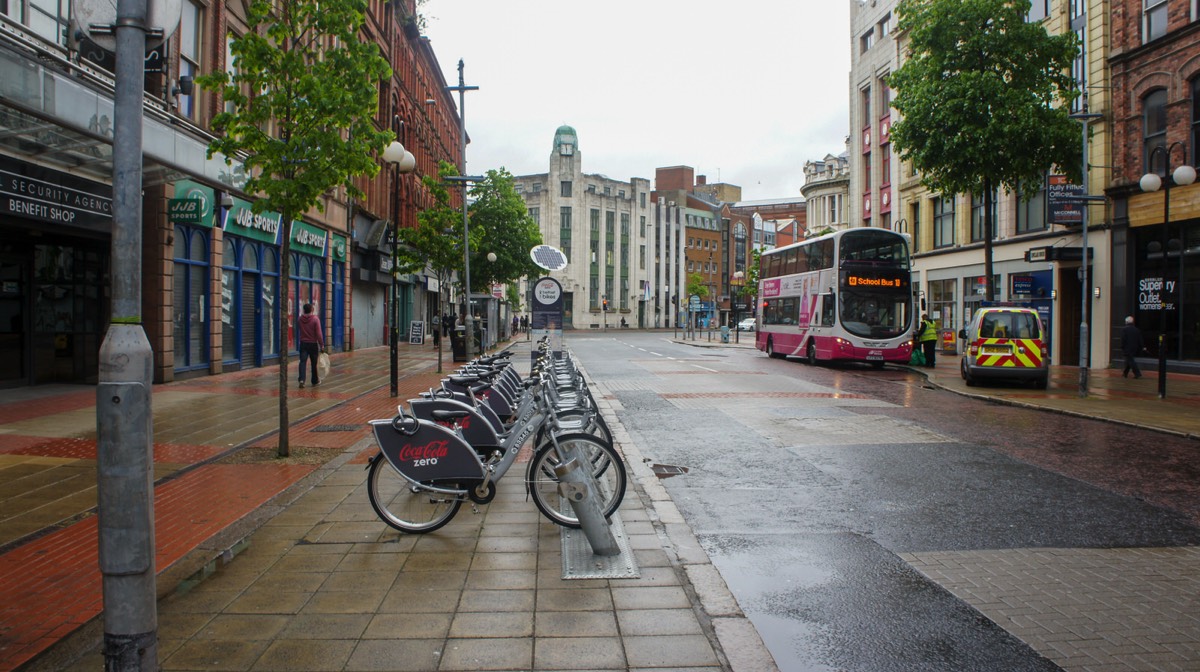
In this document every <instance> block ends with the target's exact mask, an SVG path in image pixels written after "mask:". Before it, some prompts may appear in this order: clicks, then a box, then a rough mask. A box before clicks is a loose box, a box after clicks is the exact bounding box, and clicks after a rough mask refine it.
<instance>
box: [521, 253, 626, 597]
mask: <svg viewBox="0 0 1200 672" xmlns="http://www.w3.org/2000/svg"><path fill="white" fill-rule="evenodd" d="M529 256H530V258H531V259H532V260H533V262H534V263H535V264H537V265H538V266H540V267H542V268H544V269H546V270H547V271H560V270H562V269H563V268H565V267H566V265H567V257H566V255H565V254H563V253H562V251H560V250H559V249H557V248H555V247H552V246H550V245H538V246H537V247H535V248H533V249H532V250H530V251H529ZM532 294H533V297H532V298H533V300H532V301H530V309H531V315H530V323H529V326H530V336H531V339H532V342H534V343H538V342H540V341H541V339H542V338H545V339H546V340H547V342H548V343H549V346H550V360H551V362H552V363H558V362H561V361H563V359H564V357H565V353H564V348H563V329H562V326H563V319H564V305H563V303H564V302H563V289H562V285H561V284H560V283H559V282H558V280H555V279H554V278H551V277H541V278H539V279H538V280H537V281H536V282H534V284H533V291H532ZM538 354H539V353H538V352H537V348H532V349H531V351H530V365H531V366H533V365H534V364H535V363H536V360H537V357H538ZM595 412H596V413H599V409H595ZM550 423H551V425H550V430H551V432H554V433H557V432H559V431H560V427H559V423H558V420H557V418H551V419H550ZM564 453H565V454H563V455H561V456H560V457H561V458H562V459H561V461H560V462H559V463H558V464H557V465H555V467H554V474H555V476H556V477H557V479H558V481H559V485H558V491H559V496H560V497H562V498H563V499H564V500H566V501H567V502H568V503H569V504H570V506H571V508H572V509H573V510H574V512H575V517H576V519H578V521H579V527H578V529H576V528H573V527H566V526H564V527H563V528H562V562H563V574H562V578H563V579H616V578H639V577H640V576H641V573H640V571H639V570H638V567H637V562H636V561H635V560H634V557H633V551H632V550H631V549H630V548H629V536H628V535H627V534H626V533H625V527H624V525H622V524H621V518H620V513H619V512H617V511H613V512H612V515H611V516H610V517H609V518H608V519H605V517H604V511H603V506H602V505H601V502H600V500H601V498H602V497H604V496H605V494H606V493H601V492H600V491H599V489H600V487H601V485H600V482H598V481H597V479H596V478H595V476H594V475H593V474H592V470H591V469H590V468H585V465H587V466H590V465H591V464H592V462H591V460H590V459H588V457H587V456H584V455H580V454H579V451H578V450H577V449H575V448H574V445H573V444H571V443H567V444H566V446H565V448H564Z"/></svg>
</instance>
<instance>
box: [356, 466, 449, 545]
mask: <svg viewBox="0 0 1200 672" xmlns="http://www.w3.org/2000/svg"><path fill="white" fill-rule="evenodd" d="M367 497H368V498H369V499H370V500H371V508H373V509H375V513H376V514H378V515H379V517H380V518H381V519H382V520H383V522H385V523H387V524H388V525H391V526H392V527H394V528H396V529H397V530H400V531H401V532H408V533H410V534H424V533H426V532H433V531H434V530H436V529H438V528H440V527H442V526H443V525H445V524H446V523H448V522H450V519H452V518H454V514H456V513H458V507H460V506H462V499H460V498H459V497H455V496H454V495H447V494H445V493H441V492H434V491H432V490H428V489H426V488H423V487H421V486H419V485H415V484H413V483H412V481H409V480H408V479H406V478H404V477H403V476H401V475H400V472H398V471H396V469H395V468H394V467H393V466H392V464H391V463H390V462H388V461H387V458H386V457H384V456H383V455H379V456H377V457H376V458H375V461H374V462H372V463H371V471H370V473H368V474H367Z"/></svg>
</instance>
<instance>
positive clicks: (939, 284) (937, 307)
mask: <svg viewBox="0 0 1200 672" xmlns="http://www.w3.org/2000/svg"><path fill="white" fill-rule="evenodd" d="M957 289H958V281H957V280H955V279H954V278H950V279H948V280H930V281H929V284H928V293H927V296H928V301H927V306H926V307H927V310H926V312H927V313H928V314H929V317H930V318H932V319H933V321H934V322H935V323H936V324H937V326H938V328H939V329H956V328H957V326H958V325H957V322H956V321H955V305H956V303H957V301H958V297H957Z"/></svg>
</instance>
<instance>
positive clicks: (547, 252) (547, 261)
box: [529, 245, 567, 271]
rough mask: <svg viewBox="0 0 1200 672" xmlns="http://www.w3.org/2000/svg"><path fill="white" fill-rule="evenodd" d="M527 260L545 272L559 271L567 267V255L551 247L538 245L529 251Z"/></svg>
mask: <svg viewBox="0 0 1200 672" xmlns="http://www.w3.org/2000/svg"><path fill="white" fill-rule="evenodd" d="M529 258H530V259H533V263H535V264H537V265H538V266H540V267H542V268H544V269H546V270H547V271H561V270H562V269H564V268H566V267H567V255H565V254H563V253H562V250H560V249H558V248H557V247H554V246H553V245H538V246H537V247H535V248H533V249H532V250H530V251H529Z"/></svg>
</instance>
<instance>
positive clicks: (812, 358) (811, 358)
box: [804, 341, 817, 366]
mask: <svg viewBox="0 0 1200 672" xmlns="http://www.w3.org/2000/svg"><path fill="white" fill-rule="evenodd" d="M804 355H805V359H807V360H808V364H809V366H816V365H817V346H816V345H813V342H812V341H809V342H808V348H807V349H806V350H805V351H804Z"/></svg>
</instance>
